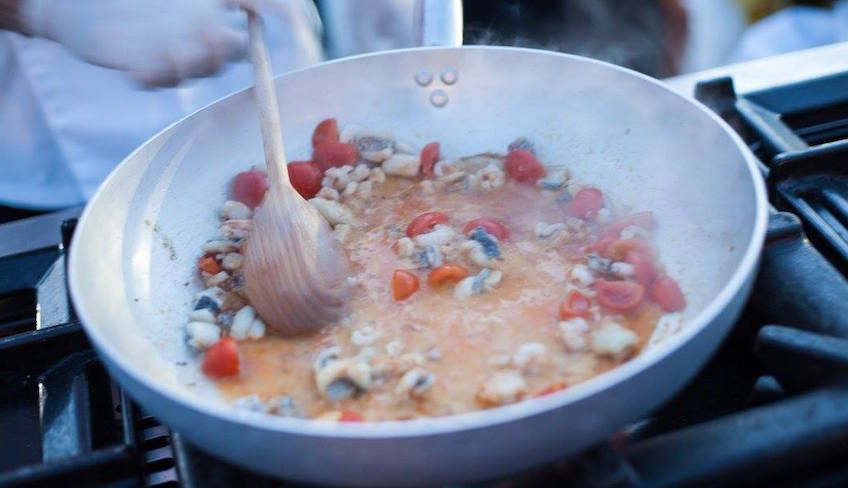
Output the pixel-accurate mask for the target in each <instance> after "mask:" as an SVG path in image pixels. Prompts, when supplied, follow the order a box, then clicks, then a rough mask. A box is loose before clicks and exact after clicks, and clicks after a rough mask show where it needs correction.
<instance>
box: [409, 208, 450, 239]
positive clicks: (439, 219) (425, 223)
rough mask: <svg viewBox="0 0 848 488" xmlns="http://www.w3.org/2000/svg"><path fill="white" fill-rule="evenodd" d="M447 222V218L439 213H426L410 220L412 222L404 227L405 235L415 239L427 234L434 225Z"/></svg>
mask: <svg viewBox="0 0 848 488" xmlns="http://www.w3.org/2000/svg"><path fill="white" fill-rule="evenodd" d="M447 221H448V216H447V215H445V214H443V213H441V212H427V213H423V214H421V215H419V216H418V217H415V218H414V219H412V222H410V223H409V225H408V226H406V235H407V236H408V237H415V236H417V235H418V234H424V233H425V232H429V231H430V230H431V229H432V228H433V227H435V226H436V224H444V223H445V222H447Z"/></svg>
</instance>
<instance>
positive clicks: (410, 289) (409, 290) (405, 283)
mask: <svg viewBox="0 0 848 488" xmlns="http://www.w3.org/2000/svg"><path fill="white" fill-rule="evenodd" d="M419 288H421V282H420V281H419V280H418V277H417V276H415V275H414V274H412V273H410V272H409V271H406V270H405V269H397V270H395V272H394V273H393V274H392V298H394V299H395V301H396V302H400V301H403V300H406V299H407V298H409V297H411V296H412V295H414V294H415V292H417V291H418V289H419Z"/></svg>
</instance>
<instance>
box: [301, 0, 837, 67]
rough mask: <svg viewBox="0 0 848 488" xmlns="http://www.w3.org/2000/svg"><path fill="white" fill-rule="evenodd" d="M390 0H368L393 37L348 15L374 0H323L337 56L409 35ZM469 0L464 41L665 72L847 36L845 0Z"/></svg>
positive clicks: (329, 50) (330, 45)
mask: <svg viewBox="0 0 848 488" xmlns="http://www.w3.org/2000/svg"><path fill="white" fill-rule="evenodd" d="M383 1H384V0H367V3H368V4H369V5H373V6H372V7H371V8H372V9H373V10H372V12H382V14H381V17H382V18H381V19H376V20H375V21H376V22H378V23H380V24H381V25H380V26H377V28H376V29H374V32H383V33H384V34H385V37H382V38H381V37H380V36H376V37H373V38H370V39H368V38H366V37H367V36H357V35H356V34H355V33H354V31H356V30H357V29H358V27H356V26H354V25H353V23H352V19H355V18H356V19H358V20H357V22H362V19H361V15H360V16H356V17H352V16H351V15H349V10H350V9H357V8H361V7H362V6H363V5H364V3H365V2H362V3H359V2H358V1H357V0H353V1H351V0H318V1H317V3H318V7H319V10H320V11H321V16H322V18H323V20H324V22H325V41H326V42H325V44H326V47H327V53H328V55H329V56H330V57H337V56H344V55H350V54H355V53H360V52H366V51H374V50H380V49H381V48H383V47H390V45H391V44H393V43H392V42H390V39H392V40H394V41H395V43H396V42H397V41H398V39H402V38H403V33H402V32H393V28H392V24H395V23H396V20H395V19H393V18H392V15H393V14H392V9H383V8H378V7H377V4H379V3H382V2H383ZM372 2H373V4H372ZM390 3H394V4H398V3H400V4H403V3H404V0H391V2H390ZM408 3H409V4H410V5H411V4H412V3H413V0H409V1H408ZM357 4H358V5H359V7H356V6H355V5H357ZM463 5H464V10H465V33H464V34H465V44H499V45H511V46H525V47H534V48H542V49H551V50H555V51H562V52H568V53H576V54H581V55H585V56H590V57H593V58H598V59H602V60H605V61H610V62H613V63H616V64H620V65H624V66H627V67H630V68H634V69H636V70H638V71H641V72H643V73H646V74H649V75H652V76H656V77H665V76H671V75H675V74H680V73H686V72H691V71H697V70H702V69H706V68H711V67H715V66H720V65H724V64H728V63H734V62H741V61H746V60H751V59H755V58H759V57H764V56H769V55H775V54H779V53H784V52H789V51H794V50H799V49H804V48H811V47H816V46H822V45H825V44H831V43H834V42H840V41H846V40H848V17H846V16H845V15H844V14H843V12H845V11H846V8H845V7H846V5H848V2H846V1H833V0H794V1H792V0H464V1H463ZM395 8H397V9H400V8H401V7H397V6H396V7H395ZM410 8H411V7H410ZM359 28H360V29H361V28H362V27H359ZM408 43H409V44H411V38H410V39H409V40H408Z"/></svg>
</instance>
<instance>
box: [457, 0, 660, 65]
mask: <svg viewBox="0 0 848 488" xmlns="http://www.w3.org/2000/svg"><path fill="white" fill-rule="evenodd" d="M463 3H464V9H465V32H464V34H465V43H466V44H496V45H511V46H522V47H535V48H541V49H550V50H554V51H561V52H568V53H573V54H580V55H584V56H589V57H593V58H597V59H602V60H604V61H609V62H612V63H615V64H619V65H622V66H627V67H629V68H633V69H636V70H638V71H641V72H643V73H647V74H650V75H653V76H663V75H667V74H671V73H672V72H673V71H674V62H673V57H674V56H673V55H672V53H673V50H674V49H675V46H670V45H669V44H670V43H669V36H668V25H667V19H666V18H665V11H664V4H667V3H669V2H665V1H664V0H464V2H463Z"/></svg>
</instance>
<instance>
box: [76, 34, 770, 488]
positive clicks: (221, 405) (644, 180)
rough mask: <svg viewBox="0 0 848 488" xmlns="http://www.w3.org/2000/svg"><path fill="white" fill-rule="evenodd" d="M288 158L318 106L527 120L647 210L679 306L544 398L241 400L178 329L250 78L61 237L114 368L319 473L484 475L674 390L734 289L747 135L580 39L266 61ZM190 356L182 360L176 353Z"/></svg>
mask: <svg viewBox="0 0 848 488" xmlns="http://www.w3.org/2000/svg"><path fill="white" fill-rule="evenodd" d="M277 89H278V91H279V94H280V107H281V113H282V114H283V130H284V133H285V135H286V141H287V149H288V151H289V153H288V156H289V158H290V159H292V160H294V159H303V158H305V157H308V155H309V154H310V147H309V141H310V133H311V130H312V128H313V127H314V126H315V123H316V122H317V121H319V120H321V119H323V118H325V117H330V116H333V117H337V118H338V119H339V120H340V121H341V122H342V123H357V124H360V125H364V126H367V127H373V128H379V129H390V130H392V131H393V132H394V133H395V134H396V135H397V136H398V137H399V139H401V140H405V141H408V142H409V143H411V144H417V145H419V147H420V145H423V143H425V142H427V141H430V140H439V141H441V143H442V148H443V151H444V153H446V154H472V153H476V152H481V151H485V150H490V149H497V148H503V147H505V146H506V145H507V144H508V143H509V142H510V141H512V140H513V139H514V138H515V137H517V136H521V135H524V136H528V137H531V138H532V139H533V140H534V141H535V142H536V144H537V147H538V148H539V152H540V156H541V160H542V161H544V162H546V163H548V164H566V165H568V166H569V167H570V168H571V169H572V170H573V172H574V173H575V174H576V176H577V177H578V178H580V179H582V180H585V181H587V182H589V183H591V184H595V185H598V186H600V187H601V188H603V189H604V190H605V191H606V192H607V193H608V194H609V196H610V197H611V198H612V200H613V201H614V202H616V203H618V204H624V205H630V206H632V207H633V208H634V209H639V210H641V209H652V210H653V211H654V212H655V215H656V216H657V219H658V221H659V224H660V228H659V231H658V242H659V248H660V253H661V255H662V259H663V262H664V263H665V264H666V265H667V267H668V268H669V271H670V272H671V273H672V274H673V275H674V276H676V277H679V280H680V282H681V284H682V286H683V288H684V291H685V293H686V294H687V297H688V301H689V307H688V309H687V310H686V312H685V321H684V325H683V327H681V328H680V329H679V330H676V331H669V333H668V334H666V335H664V336H663V337H661V338H660V340H658V341H656V343H655V344H654V345H652V346H651V347H649V348H648V349H647V350H646V351H644V352H643V353H642V354H641V355H639V356H637V357H636V358H634V359H633V360H632V361H630V362H628V363H626V364H624V365H622V366H620V367H618V368H616V369H614V370H612V371H610V372H608V373H605V374H603V375H600V376H598V377H596V378H594V379H592V380H590V381H587V382H585V383H582V384H578V385H575V386H573V387H571V388H568V389H566V390H564V391H561V392H558V393H556V394H552V395H549V396H546V397H542V398H538V399H532V400H528V401H525V402H521V403H518V404H515V405H509V406H506V407H501V408H496V409H492V410H486V411H482V412H477V413H470V414H463V415H457V416H453V417H445V418H434V419H422V420H414V421H406V422H384V423H374V424H368V423H366V424H354V423H344V424H334V423H322V422H314V421H309V420H300V419H294V418H283V417H272V416H266V415H262V414H257V413H252V412H246V411H237V410H236V409H234V408H232V407H230V406H229V405H228V404H227V403H225V402H224V401H223V400H222V399H221V398H220V397H219V396H218V394H217V393H216V391H215V389H214V388H213V387H212V386H211V385H209V383H208V382H206V381H205V380H204V379H203V377H202V376H201V375H199V374H198V373H197V370H198V368H197V365H196V363H197V358H196V357H195V356H193V355H192V354H191V352H190V351H189V350H188V348H187V347H186V346H185V345H184V341H183V326H184V323H185V320H186V319H185V312H186V310H187V307H188V306H189V303H190V301H191V297H192V295H193V293H195V292H196V291H197V289H198V287H199V284H198V283H196V282H195V279H194V278H193V276H194V269H193V265H194V260H195V258H196V255H197V252H198V249H200V246H201V244H202V243H203V242H204V241H205V240H206V239H207V238H208V237H209V236H212V235H213V234H214V232H215V229H216V227H217V226H216V218H215V208H216V207H217V206H219V205H220V204H221V202H222V199H223V197H224V194H225V189H226V187H227V184H228V182H229V181H230V178H231V177H232V175H233V174H234V173H236V172H238V171H240V170H243V169H244V168H245V167H247V166H249V165H251V164H260V163H261V162H262V157H263V155H262V144H261V141H260V131H259V127H258V124H257V114H256V110H255V107H254V104H253V101H252V99H251V92H250V91H248V90H245V91H242V92H239V93H236V94H234V95H231V96H229V97H227V98H225V99H223V100H220V101H218V102H216V103H214V104H212V105H210V106H208V107H206V108H204V109H202V110H200V111H199V112H197V113H195V114H192V115H190V116H188V117H186V118H185V119H183V120H181V121H179V122H177V123H175V124H174V125H172V126H171V127H169V128H167V129H165V130H164V131H162V132H161V133H159V134H158V135H156V136H155V137H153V138H152V139H150V140H149V141H148V142H146V143H145V144H144V145H143V146H141V147H140V148H139V149H138V150H136V151H135V152H134V153H133V154H132V155H130V156H129V157H128V158H127V159H126V160H125V161H124V162H123V163H121V165H120V166H119V167H118V168H117V169H116V170H115V171H114V172H113V173H112V174H111V176H110V177H109V179H108V180H107V181H106V183H104V184H103V186H102V187H101V189H100V190H99V192H98V193H97V195H96V196H95V197H94V198H93V199H92V201H91V202H90V203H89V204H88V207H87V208H86V210H85V213H84V214H83V216H82V218H81V220H80V222H79V225H78V227H77V231H76V235H75V238H74V242H73V246H72V249H71V254H70V266H69V269H70V285H71V292H72V296H73V302H74V305H75V306H76V309H77V311H78V313H79V316H80V317H81V319H82V321H83V323H84V325H85V329H86V331H87V333H88V334H89V336H90V338H91V340H92V342H93V343H94V345H95V347H96V349H97V351H98V353H99V354H100V357H101V358H102V359H103V361H104V362H105V363H106V365H107V367H108V369H109V371H110V373H111V374H112V375H113V376H114V377H115V378H116V379H117V380H118V381H119V382H120V384H121V385H122V386H123V387H124V388H126V390H127V391H128V392H129V393H130V394H131V395H132V397H133V398H135V399H136V400H137V401H138V402H139V403H140V404H141V405H142V406H143V407H144V408H145V409H147V410H148V411H150V412H151V413H152V414H153V415H155V416H157V417H158V418H159V419H161V420H162V421H163V422H165V423H167V424H168V425H169V426H170V427H172V428H173V429H175V430H176V431H178V432H179V433H180V434H182V435H183V436H184V437H185V438H186V439H188V440H190V441H191V442H193V443H194V444H196V445H197V446H199V447H200V448H202V449H205V450H207V451H209V452H210V453H212V454H215V455H217V456H219V457H221V458H224V459H227V460H229V461H231V462H233V463H236V464H239V465H242V466H245V467H247V468H250V469H253V470H256V471H259V472H263V473H267V474H270V475H276V476H281V477H286V478H290V479H296V480H302V481H309V482H316V483H344V484H359V485H366V484H369V485H370V484H383V485H402V484H434V483H445V482H457V481H466V480H478V479H484V478H493V477H497V476H502V475H506V474H509V473H513V472H516V471H518V470H521V469H524V468H528V467H530V466H533V465H536V464H540V463H544V462H549V461H553V460H555V459H559V458H562V457H564V456H566V455H568V454H571V453H574V452H576V451H578V450H580V449H582V448H585V447H587V446H589V445H591V444H593V443H596V442H598V441H601V440H602V439H604V438H605V437H606V436H608V435H609V434H610V433H612V432H614V431H616V430H617V429H619V428H621V427H622V426H624V425H625V424H627V423H628V422H630V421H633V420H635V419H637V418H639V417H640V416H642V415H645V414H646V413H647V412H649V411H650V410H651V409H653V408H655V407H657V406H658V405H660V404H661V403H662V402H663V401H665V400H667V399H668V398H669V397H670V396H671V395H672V394H673V393H675V392H676V391H677V390H678V389H679V388H680V387H681V386H682V385H683V384H684V383H685V382H686V381H687V380H688V379H689V378H690V377H691V376H692V375H693V374H694V373H695V372H696V371H697V370H698V369H699V368H700V367H701V366H702V365H703V363H704V362H705V360H706V359H707V358H708V357H709V356H710V355H711V353H712V352H713V351H714V349H715V347H716V346H717V344H718V343H719V342H720V341H721V339H722V338H723V337H724V335H725V333H726V332H727V330H728V328H729V327H730V325H731V324H732V323H733V321H734V319H735V318H736V317H737V315H738V313H739V311H740V309H741V307H742V305H743V304H744V302H745V299H746V297H747V294H748V291H749V288H750V285H751V281H752V278H753V276H754V271H755V268H756V265H757V260H758V254H759V251H760V247H761V244H762V242H763V237H764V232H765V224H766V199H765V190H764V186H763V183H762V181H761V179H760V176H759V174H758V172H757V170H756V168H755V165H754V163H753V158H752V156H751V155H750V154H749V152H748V150H747V149H746V147H745V146H744V144H743V143H742V141H741V140H740V139H739V138H738V137H737V136H736V135H735V134H734V133H733V131H732V130H731V129H730V128H729V127H728V126H727V125H726V124H724V123H723V122H722V121H721V120H720V119H719V118H717V117H716V116H714V115H713V114H712V113H711V112H710V111H709V110H708V109H706V108H705V107H703V106H702V105H700V104H698V103H697V102H694V101H692V100H689V99H685V98H683V97H680V96H679V95H676V94H675V93H673V92H672V91H671V90H669V89H667V88H666V87H665V86H663V85H662V83H660V82H658V81H656V80H653V79H651V78H648V77H645V76H642V75H640V74H637V73H634V72H632V71H628V70H626V69H622V68H618V67H615V66H611V65H608V64H605V63H601V62H597V61H593V60H589V59H584V58H580V57H576V56H568V55H562V54H554V53H550V52H543V51H533V50H526V49H513V48H493V47H466V48H418V49H409V50H402V51H395V52H388V53H382V54H375V55H367V56H361V57H355V58H349V59H343V60H339V61H334V62H330V63H325V64H322V65H319V66H316V67H313V68H309V69H305V70H302V71H299V72H295V73H292V74H289V75H286V76H282V77H280V78H278V79H277ZM186 363H187V365H186Z"/></svg>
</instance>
